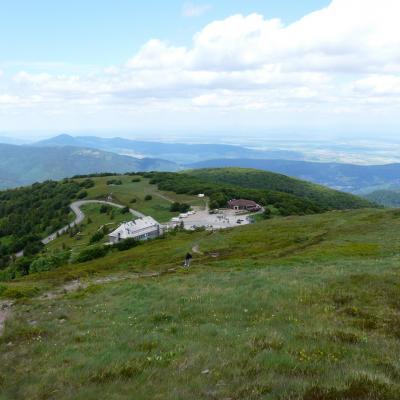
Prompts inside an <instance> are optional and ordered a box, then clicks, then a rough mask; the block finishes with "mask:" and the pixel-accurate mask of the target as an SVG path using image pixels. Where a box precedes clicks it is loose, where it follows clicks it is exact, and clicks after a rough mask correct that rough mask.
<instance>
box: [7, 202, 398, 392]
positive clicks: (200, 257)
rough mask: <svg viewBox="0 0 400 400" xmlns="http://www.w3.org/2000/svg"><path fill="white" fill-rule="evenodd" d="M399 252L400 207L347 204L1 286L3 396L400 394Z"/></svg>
mask: <svg viewBox="0 0 400 400" xmlns="http://www.w3.org/2000/svg"><path fill="white" fill-rule="evenodd" d="M399 243H400V213H399V212H398V211H396V210H389V211H388V210H355V211H335V212H329V213H325V214H322V215H312V216H301V217H296V216H294V217H288V218H275V219H272V220H269V221H264V222H260V223H258V224H254V225H249V226H243V227H239V228H236V229H232V230H226V231H220V232H214V233H210V232H192V233H185V232H177V233H173V234H171V235H169V236H167V237H166V238H164V239H163V240H156V241H153V242H149V243H146V244H143V245H141V246H139V247H136V248H134V249H131V250H127V251H125V252H112V253H109V254H108V255H107V256H106V257H104V258H102V259H100V260H95V261H91V262H86V263H81V264H78V265H69V266H68V265H66V266H63V267H60V268H59V269H57V270H54V271H50V272H46V273H41V274H34V275H31V276H27V277H24V278H20V279H18V280H15V281H13V282H9V283H2V284H1V286H0V287H1V289H0V293H1V294H0V296H3V298H19V300H18V301H17V302H16V303H15V304H14V306H13V308H12V317H11V318H10V319H9V320H8V321H7V323H6V327H5V331H4V335H3V337H1V338H0V354H1V355H2V362H1V363H0V387H1V389H0V390H1V395H0V398H2V399H7V400H8V399H13V400H19V399H26V398H29V399H32V400H36V399H43V398H53V397H54V398H57V399H60V400H63V399H74V400H76V399H77V400H79V399H82V400H83V399H85V400H91V399H96V400H97V399H126V398H131V397H132V394H134V398H135V399H138V400H141V399H143V400H145V399H156V398H159V399H163V400H164V399H166V400H168V399H171V400H175V399H182V400H183V399H185V400H186V399H228V398H229V399H238V400H239V399H254V400H258V399H271V400H293V399H296V400H350V399H351V400H353V399H355V400H378V399H379V400H381V399H384V400H395V399H398V398H399V397H400V385H399V382H400V379H399V377H400V363H399V360H398V354H399V351H400V320H399V301H398V299H399V298H400V291H399V288H400V273H399V267H398V265H399V261H400V258H399V250H400V247H399ZM194 246H196V247H197V249H198V251H199V252H201V253H195V254H194V260H193V266H192V268H191V269H190V270H189V271H184V270H181V269H177V270H176V272H173V271H169V272H168V270H170V269H171V268H177V267H179V265H181V262H182V258H183V256H184V254H185V253H186V252H187V251H190V250H191V249H192V248H193V247H194ZM157 274H159V275H157ZM151 276H153V277H151ZM77 282H79V284H80V285H81V288H80V289H79V290H76V289H78V286H77ZM74 288H75V289H74ZM57 290H58V291H57ZM68 291H69V292H68ZM46 293H47V294H46Z"/></svg>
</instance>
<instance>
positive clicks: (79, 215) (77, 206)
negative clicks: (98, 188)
mask: <svg viewBox="0 0 400 400" xmlns="http://www.w3.org/2000/svg"><path fill="white" fill-rule="evenodd" d="M86 204H107V205H109V206H112V207H117V208H124V207H125V206H122V205H121V204H117V203H112V202H110V201H104V200H80V201H75V202H74V203H71V204H70V206H69V207H70V208H71V210H72V211H73V212H74V214H75V216H76V217H75V220H74V221H73V222H71V223H70V224H69V225H66V226H64V227H63V228H61V229H59V230H58V231H56V232H54V233H52V234H51V235H49V236H47V237H46V238H44V239H43V240H42V243H43V244H48V243H50V242H52V241H53V240H55V239H56V238H57V236H59V235H62V234H64V233H65V232H67V231H68V229H69V228H72V227H74V226H76V225H79V224H81V223H82V222H83V220H84V219H85V214H84V212H83V211H82V210H81V207H82V206H85V205H86ZM129 212H130V213H131V214H132V215H134V216H135V217H138V218H143V217H145V215H144V214H142V213H141V212H139V211H136V210H132V209H131V208H130V209H129ZM23 255H24V253H23V251H20V252H19V253H17V254H15V256H16V257H22V256H23Z"/></svg>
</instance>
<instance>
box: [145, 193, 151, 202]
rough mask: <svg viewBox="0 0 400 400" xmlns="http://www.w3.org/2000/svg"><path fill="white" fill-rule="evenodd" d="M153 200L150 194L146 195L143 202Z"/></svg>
mask: <svg viewBox="0 0 400 400" xmlns="http://www.w3.org/2000/svg"><path fill="white" fill-rule="evenodd" d="M152 199H153V196H152V195H151V194H147V195H146V196H145V198H144V200H145V201H150V200H152Z"/></svg>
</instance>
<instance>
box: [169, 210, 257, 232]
mask: <svg viewBox="0 0 400 400" xmlns="http://www.w3.org/2000/svg"><path fill="white" fill-rule="evenodd" d="M180 221H182V222H183V224H184V228H185V229H187V230H194V229H196V228H199V227H205V228H206V229H209V230H212V229H226V228H233V227H237V226H241V225H248V224H250V223H251V219H250V218H249V214H242V213H238V212H237V211H234V210H219V211H218V213H216V214H210V213H209V211H208V210H204V209H195V210H194V214H192V215H188V216H187V217H185V218H180ZM180 221H179V222H176V223H173V222H171V223H170V224H169V225H170V226H174V225H179V224H180V223H181V222H180Z"/></svg>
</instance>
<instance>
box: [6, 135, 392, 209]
mask: <svg viewBox="0 0 400 400" xmlns="http://www.w3.org/2000/svg"><path fill="white" fill-rule="evenodd" d="M0 140H1V137H0ZM301 158H303V154H302V153H300V152H296V151H285V150H279V149H277V150H271V151H261V150H260V151H259V150H254V149H250V148H246V147H242V146H233V145H222V144H183V143H160V142H150V141H137V140H129V139H123V138H111V139H110V138H100V137H95V136H80V137H73V136H69V135H59V136H55V137H54V138H51V139H47V140H43V141H40V142H37V143H34V144H33V145H11V144H0V188H8V187H15V186H20V185H25V184H30V183H32V182H35V181H43V180H46V179H60V178H64V177H68V176H72V175H76V174H88V173H95V172H117V173H123V172H128V171H139V170H140V171H178V170H181V169H200V168H224V167H240V168H253V169H259V170H264V171H271V172H276V173H280V174H284V175H287V176H291V177H295V178H299V179H302V180H306V181H310V182H313V183H317V184H320V185H324V186H328V187H330V188H333V189H337V190H341V191H346V192H350V193H355V194H361V195H365V194H368V193H371V192H373V191H376V190H379V191H381V190H396V189H398V188H400V164H387V165H371V166H361V165H352V164H340V163H322V162H310V161H303V160H300V159H301ZM296 159H297V160H296ZM394 197H397V194H396V195H394V194H390V195H389V194H388V193H378V194H377V199H381V200H382V201H378V200H377V199H375V198H371V200H374V201H378V202H379V203H381V204H385V205H386V204H387V203H388V202H389V203H391V202H392V200H393V198H394ZM391 204H392V203H391Z"/></svg>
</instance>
